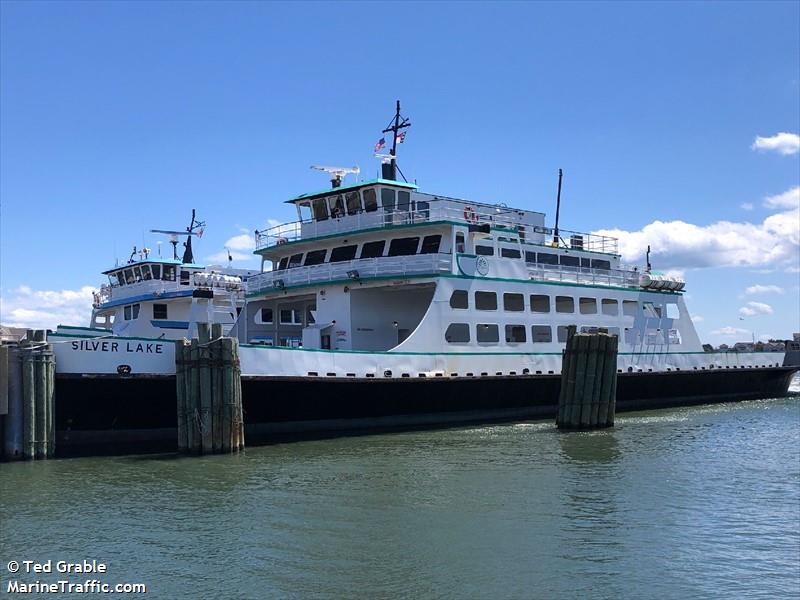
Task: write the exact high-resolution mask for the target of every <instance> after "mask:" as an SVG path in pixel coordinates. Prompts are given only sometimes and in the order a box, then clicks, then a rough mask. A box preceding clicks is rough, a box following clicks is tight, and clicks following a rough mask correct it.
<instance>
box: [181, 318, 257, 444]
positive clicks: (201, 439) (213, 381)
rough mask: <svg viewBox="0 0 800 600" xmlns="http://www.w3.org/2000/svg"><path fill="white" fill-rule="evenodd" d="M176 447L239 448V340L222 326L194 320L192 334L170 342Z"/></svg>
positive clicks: (241, 441) (241, 426)
mask: <svg viewBox="0 0 800 600" xmlns="http://www.w3.org/2000/svg"><path fill="white" fill-rule="evenodd" d="M175 374H176V378H175V381H176V387H177V401H178V406H177V410H178V451H179V452H184V453H193V454H212V453H224V452H238V451H239V450H243V449H244V419H243V413H242V386H241V370H240V368H239V340H237V339H235V338H229V337H222V326H221V325H219V324H214V325H213V326H212V327H211V331H210V334H209V327H208V324H205V323H200V324H198V337H197V338H196V339H193V340H191V341H188V340H179V341H178V342H176V344H175Z"/></svg>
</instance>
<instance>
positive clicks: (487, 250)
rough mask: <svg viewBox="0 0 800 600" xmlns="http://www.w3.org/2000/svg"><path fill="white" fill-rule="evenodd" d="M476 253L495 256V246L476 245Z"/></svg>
mask: <svg viewBox="0 0 800 600" xmlns="http://www.w3.org/2000/svg"><path fill="white" fill-rule="evenodd" d="M475 254H477V255H478V256H494V248H492V247H491V246H475Z"/></svg>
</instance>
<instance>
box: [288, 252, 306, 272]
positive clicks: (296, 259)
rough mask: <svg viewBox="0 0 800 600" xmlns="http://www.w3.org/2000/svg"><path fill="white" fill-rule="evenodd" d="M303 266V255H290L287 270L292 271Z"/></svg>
mask: <svg viewBox="0 0 800 600" xmlns="http://www.w3.org/2000/svg"><path fill="white" fill-rule="evenodd" d="M302 264H303V253H302V252H301V253H300V254H292V256H291V257H290V258H289V268H290V269H293V268H295V267H299V266H300V265H302Z"/></svg>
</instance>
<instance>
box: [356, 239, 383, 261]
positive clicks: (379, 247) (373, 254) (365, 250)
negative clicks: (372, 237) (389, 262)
mask: <svg viewBox="0 0 800 600" xmlns="http://www.w3.org/2000/svg"><path fill="white" fill-rule="evenodd" d="M385 247H386V242H385V241H384V240H380V241H379V242H365V243H364V245H363V246H361V258H378V257H379V256H383V249H384V248H385Z"/></svg>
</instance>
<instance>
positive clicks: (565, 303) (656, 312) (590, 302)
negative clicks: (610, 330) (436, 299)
mask: <svg viewBox="0 0 800 600" xmlns="http://www.w3.org/2000/svg"><path fill="white" fill-rule="evenodd" d="M553 305H554V306H555V312H557V313H574V312H575V306H576V298H574V297H572V296H555V297H554V298H553V297H551V296H549V295H547V294H531V295H530V296H529V305H528V306H529V308H530V311H531V312H534V313H549V312H551V310H552V308H551V307H552V306H553ZM474 306H475V308H476V309H477V310H497V306H498V304H497V293H496V292H482V291H477V292H475V293H474ZM577 307H578V312H579V313H580V314H582V315H596V314H603V315H608V316H610V317H616V316H618V315H619V300H617V299H615V298H592V297H579V298H577ZM450 308H455V309H468V308H469V293H468V292H467V291H466V290H455V291H453V293H452V294H451V295H450ZM666 308H667V317H668V318H670V319H677V318H678V317H679V316H680V315H679V312H678V305H677V304H667V305H666ZM638 309H639V302H638V301H636V300H623V301H622V314H623V315H624V316H630V317H633V316H636V313H637V311H638ZM503 310H505V311H508V312H523V311H524V310H525V295H524V294H519V293H512V292H507V293H504V294H503ZM642 310H643V311H644V314H645V316H648V317H653V318H661V316H662V313H663V309H662V307H661V306H656V305H654V304H653V303H652V302H643V303H642Z"/></svg>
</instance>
